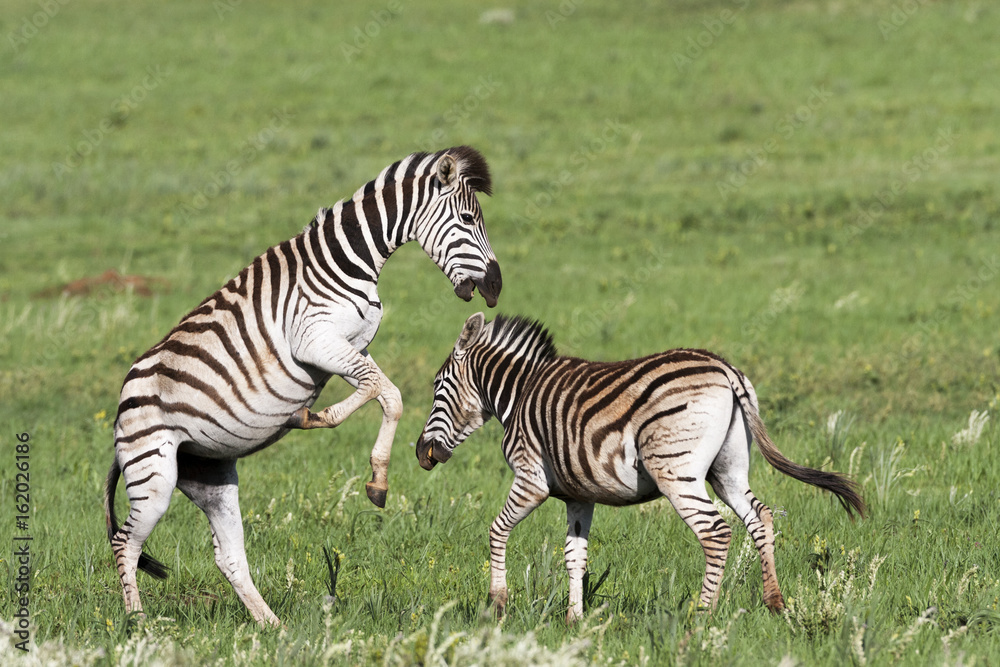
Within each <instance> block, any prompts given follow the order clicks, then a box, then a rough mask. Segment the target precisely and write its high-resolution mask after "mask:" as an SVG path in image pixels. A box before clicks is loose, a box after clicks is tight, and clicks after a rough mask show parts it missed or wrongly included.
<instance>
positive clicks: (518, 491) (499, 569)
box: [490, 477, 549, 618]
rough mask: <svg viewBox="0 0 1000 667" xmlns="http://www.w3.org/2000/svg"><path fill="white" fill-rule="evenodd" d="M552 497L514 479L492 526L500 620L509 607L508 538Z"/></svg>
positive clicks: (494, 596)
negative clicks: (515, 527) (518, 525)
mask: <svg viewBox="0 0 1000 667" xmlns="http://www.w3.org/2000/svg"><path fill="white" fill-rule="evenodd" d="M548 497H549V491H548V489H547V488H545V487H542V486H537V485H535V484H532V483H530V482H529V481H528V480H526V479H522V478H519V477H515V478H514V484H513V485H512V486H511V487H510V493H509V494H508V495H507V502H506V503H504V506H503V510H502V511H501V512H500V515H499V516H498V517H497V518H496V519H494V520H493V523H492V525H490V602H491V603H492V604H493V607H494V610H495V612H496V615H497V618H503V615H504V611H505V609H506V607H507V599H508V593H507V539H508V538H509V537H510V531H512V530H513V529H514V526H516V525H517V524H519V523H520V522H521V521H522V520H523V519H524V518H525V517H526V516H528V515H529V514H531V512H532V511H533V510H534V509H535V508H536V507H538V506H539V505H541V504H542V503H543V502H545V499H546V498H548Z"/></svg>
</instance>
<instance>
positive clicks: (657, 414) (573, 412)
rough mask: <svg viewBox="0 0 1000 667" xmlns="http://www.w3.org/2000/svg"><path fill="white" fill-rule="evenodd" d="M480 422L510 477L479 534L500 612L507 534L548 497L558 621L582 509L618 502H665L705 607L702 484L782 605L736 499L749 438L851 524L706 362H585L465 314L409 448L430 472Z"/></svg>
mask: <svg viewBox="0 0 1000 667" xmlns="http://www.w3.org/2000/svg"><path fill="white" fill-rule="evenodd" d="M490 417H496V418H497V419H499V420H500V422H501V423H502V424H503V428H504V437H503V443H502V447H503V454H504V457H505V458H506V459H507V463H508V465H510V467H511V469H512V470H513V471H514V483H513V485H512V486H511V489H510V494H509V495H508V496H507V502H506V504H505V505H504V507H503V511H502V512H501V513H500V516H498V517H497V518H496V520H495V521H494V522H493V525H492V526H490V555H491V568H490V598H491V599H492V600H493V601H494V604H496V606H497V607H498V609H499V611H500V612H501V613H502V611H503V607H504V605H505V604H506V602H507V576H506V565H505V555H506V549H507V538H508V537H509V536H510V532H511V530H512V529H513V528H514V526H516V525H517V524H518V523H519V522H520V521H521V520H523V519H524V518H525V517H526V516H528V514H530V513H531V511H532V510H534V509H535V508H536V507H538V506H539V505H541V504H542V503H543V502H544V501H545V500H546V499H547V498H548V497H550V496H551V497H553V498H559V499H560V500H563V501H565V502H566V514H567V524H568V526H567V533H566V568H567V570H568V571H569V581H570V592H569V610H568V612H567V615H566V620H567V621H568V622H572V621H574V620H575V619H577V618H579V617H580V616H581V615H582V613H583V576H584V573H585V571H586V568H587V535H588V533H589V531H590V522H591V519H592V518H593V514H594V504H595V503H601V504H603V505H632V504H635V503H642V502H646V501H649V500H653V499H655V498H659V497H660V496H661V495H663V496H666V497H667V499H668V500H669V501H670V503H671V504H672V505H673V506H674V509H676V510H677V512H678V514H680V516H681V518H682V519H683V520H684V522H685V523H687V525H688V527H690V528H691V530H692V531H694V534H695V535H696V536H697V538H698V541H699V542H700V543H701V547H702V549H703V550H704V552H705V577H704V580H703V582H702V587H701V603H702V604H703V605H705V606H706V607H709V608H711V607H713V606H714V605H715V602H716V599H717V597H718V592H719V583H720V581H721V579H722V571H723V566H724V565H725V562H726V554H727V553H728V550H729V541H730V536H731V531H730V529H729V526H728V525H727V524H726V522H725V521H724V520H723V519H722V517H721V516H720V515H719V513H718V512H717V511H716V510H715V506H714V505H713V504H712V501H711V499H710V498H709V496H708V493H707V492H706V490H705V481H706V480H708V482H709V483H710V484H711V485H712V488H713V489H715V492H716V494H718V496H719V498H721V499H722V500H723V501H724V502H725V503H726V504H727V505H729V506H730V507H731V508H733V511H735V512H736V514H737V516H739V517H740V518H741V519H742V520H743V522H744V523H745V524H746V527H747V531H748V532H749V533H750V535H751V537H752V538H753V540H754V543H755V544H756V546H757V550H758V552H759V554H760V560H761V569H762V570H763V576H764V602H765V603H766V604H767V606H768V607H770V608H771V609H772V610H774V611H777V610H780V609H781V608H782V607H783V606H784V602H783V600H782V597H781V590H780V588H779V587H778V580H777V576H776V574H775V565H774V530H773V528H772V518H771V510H769V509H768V508H767V506H765V505H764V504H763V503H761V502H760V501H759V500H757V498H756V497H755V496H754V494H753V492H752V491H751V490H750V485H749V482H748V473H749V467H750V443H751V439H752V440H755V441H756V442H757V446H758V447H759V448H760V451H761V453H762V454H763V455H764V458H765V459H767V461H768V463H770V464H771V465H772V466H774V467H775V468H777V469H778V470H780V471H781V472H783V473H785V474H786V475H790V476H792V477H794V478H795V479H798V480H800V481H803V482H806V483H808V484H812V485H814V486H817V487H819V488H821V489H825V490H827V491H832V492H833V493H834V494H836V495H837V497H838V499H839V500H840V502H841V504H842V505H843V506H844V508H845V509H846V510H847V512H848V515H850V516H851V517H852V518H853V512H854V511H857V512H858V514H860V515H861V516H864V512H865V506H864V502H863V501H862V499H861V496H860V495H858V493H857V491H856V488H855V485H854V483H853V482H851V481H849V480H848V479H846V478H845V477H843V476H841V475H838V474H836V473H830V472H823V471H820V470H814V469H812V468H806V467H804V466H800V465H797V464H795V463H792V462H791V461H789V460H788V459H786V458H785V457H784V456H782V454H781V452H779V451H778V449H777V448H776V447H775V446H774V444H773V443H772V442H771V440H770V439H769V438H768V436H767V431H766V430H765V428H764V423H763V422H762V421H761V419H760V415H759V413H758V409H757V396H756V394H755V393H754V389H753V386H752V385H751V384H750V381H749V380H748V379H747V378H746V377H745V376H744V375H743V374H742V373H740V372H739V371H738V370H736V369H735V368H733V367H732V366H731V365H729V363H727V362H726V361H725V360H723V359H721V358H720V357H718V356H716V355H714V354H712V353H710V352H704V351H701V350H670V351H667V352H663V353H660V354H654V355H652V356H649V357H646V358H644V359H636V360H633V361H619V362H612V363H596V362H589V361H584V360H582V359H575V358H572V357H561V356H558V355H557V354H556V350H555V347H554V345H553V343H552V339H551V337H550V336H549V334H548V332H546V331H545V330H544V329H543V328H542V327H541V325H539V324H538V323H536V322H531V321H528V320H525V319H521V318H513V319H508V318H506V317H503V316H498V317H497V318H496V319H494V320H493V321H492V322H490V323H489V324H486V323H485V318H484V317H483V314H482V313H477V314H475V315H473V316H472V317H470V318H469V319H468V320H467V321H466V323H465V327H464V329H463V330H462V333H461V335H460V336H459V338H458V342H457V343H455V349H454V350H453V351H452V353H451V355H450V356H449V358H448V360H447V361H445V363H444V366H442V367H441V370H439V371H438V373H437V377H435V379H434V405H433V408H432V410H431V414H430V416H429V417H428V419H427V424H426V426H424V430H423V433H421V435H420V440H419V441H418V442H417V458H418V460H419V461H420V465H421V466H422V467H423V468H425V469H427V470H430V469H431V468H433V467H434V465H435V464H436V463H438V462H444V461H447V460H448V459H450V458H451V455H452V453H453V452H454V450H455V447H456V446H458V445H459V444H461V443H462V441H464V440H465V438H466V437H468V436H469V434H470V433H472V432H473V431H475V430H476V429H477V428H479V427H480V426H482V425H483V423H484V422H485V421H486V420H487V419H489V418H490Z"/></svg>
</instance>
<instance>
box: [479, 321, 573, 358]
mask: <svg viewBox="0 0 1000 667" xmlns="http://www.w3.org/2000/svg"><path fill="white" fill-rule="evenodd" d="M490 324H491V326H492V329H491V335H490V342H492V343H500V345H501V347H502V348H503V349H508V350H513V349H517V348H522V347H523V350H524V353H525V354H528V355H532V356H534V357H536V358H537V359H539V360H544V359H553V358H555V357H556V356H558V354H559V352H558V351H557V350H556V345H555V343H554V342H553V340H552V334H550V333H549V332H548V330H547V329H546V328H545V326H544V325H543V324H542V323H541V322H539V321H538V320H532V319H528V318H526V317H521V316H520V315H515V316H513V317H507V316H506V315H497V316H496V317H495V318H494V319H493V321H492V322H490Z"/></svg>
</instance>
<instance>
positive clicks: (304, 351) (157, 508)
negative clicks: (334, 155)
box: [105, 146, 501, 625]
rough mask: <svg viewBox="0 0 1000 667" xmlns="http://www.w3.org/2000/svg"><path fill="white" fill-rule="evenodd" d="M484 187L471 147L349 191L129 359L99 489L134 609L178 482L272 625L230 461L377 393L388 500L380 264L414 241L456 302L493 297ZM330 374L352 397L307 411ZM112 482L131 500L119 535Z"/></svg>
mask: <svg viewBox="0 0 1000 667" xmlns="http://www.w3.org/2000/svg"><path fill="white" fill-rule="evenodd" d="M490 188H491V185H490V173H489V168H488V166H487V164H486V161H485V160H484V159H483V157H482V155H480V154H479V153H478V152H477V151H475V150H474V149H472V148H469V147H466V146H461V147H457V148H451V149H448V150H444V151H439V152H437V153H433V154H426V153H414V154H412V155H410V156H409V157H406V158H405V159H403V160H400V161H399V162H396V163H394V164H392V165H390V166H388V167H386V168H385V169H384V170H383V171H382V172H381V173H380V174H379V175H378V177H377V178H375V180H373V181H371V182H369V183H368V184H367V185H365V186H364V187H362V188H360V189H359V190H358V191H357V192H356V193H355V194H354V196H353V198H351V199H349V200H346V201H342V202H339V203H338V204H336V205H335V206H333V207H332V208H328V209H321V210H320V212H319V214H318V215H317V216H316V218H315V219H314V220H313V221H312V222H311V223H310V224H309V225H308V226H307V227H306V228H305V229H304V230H303V232H302V233H301V234H299V235H298V236H296V237H295V238H293V239H291V240H289V241H285V242H284V243H281V244H279V245H276V246H274V247H272V248H269V249H268V250H267V251H266V252H265V253H264V254H262V255H261V256H260V257H258V258H257V259H255V260H254V261H253V263H252V264H250V266H248V267H247V268H245V269H244V270H243V271H242V272H241V273H240V274H239V275H238V276H236V277H235V278H233V279H232V280H230V281H229V282H228V283H227V284H226V285H225V286H223V287H222V289H220V290H219V291H218V292H216V293H215V294H213V295H211V296H210V297H208V298H207V299H205V300H204V301H202V303H201V305H199V306H198V307H197V308H195V309H194V310H193V311H191V312H190V313H188V314H187V315H186V316H184V318H183V319H181V321H180V324H178V325H177V326H176V327H175V328H174V329H173V330H172V331H171V332H170V333H168V334H167V336H166V337H165V338H164V339H163V340H162V341H160V342H159V343H157V344H156V345H154V346H153V347H152V348H151V349H150V350H149V351H148V352H146V353H145V354H143V355H142V356H141V357H139V358H138V359H137V360H136V362H135V364H133V366H132V369H131V370H130V371H129V372H128V375H127V376H126V377H125V382H124V385H123V386H122V391H121V399H120V403H119V406H118V415H117V418H116V420H115V429H114V432H115V458H114V462H113V463H112V465H111V470H110V472H109V473H108V479H107V485H106V490H105V515H106V520H107V529H108V539H109V540H110V542H111V546H112V549H113V551H114V557H115V563H116V565H117V567H118V574H119V575H120V577H121V583H122V594H123V595H124V598H125V608H126V610H127V611H129V612H140V611H141V610H142V604H141V602H140V600H139V591H138V588H137V585H136V567H138V568H140V569H143V570H145V571H146V572H149V573H150V574H153V575H154V576H158V577H161V578H162V577H164V576H166V570H165V568H164V567H163V565H162V564H161V563H159V562H157V561H155V560H154V559H152V558H150V557H148V556H146V555H144V554H143V553H142V545H143V542H145V540H146V538H147V537H148V536H149V534H150V532H152V530H153V527H154V526H155V525H156V522H157V521H158V520H159V519H160V517H161V516H163V514H164V512H166V510H167V506H168V505H169V503H170V496H171V493H172V491H173V490H174V488H175V487H177V488H179V489H180V490H181V491H182V492H183V493H184V494H185V495H187V497H188V498H190V499H191V500H192V501H193V502H194V503H195V505H197V506H198V507H199V508H201V509H202V510H203V511H204V512H205V514H206V515H208V520H209V524H210V526H211V529H212V544H213V546H214V549H215V562H216V564H217V565H218V567H219V569H220V570H222V573H223V574H224V575H225V577H226V578H227V579H228V580H229V582H230V583H231V584H232V586H233V588H234V589H235V590H236V593H237V595H238V596H239V598H240V600H242V601H243V603H244V604H245V605H246V607H247V609H248V610H249V611H250V613H251V614H252V616H253V618H254V619H255V620H256V621H257V622H258V623H261V624H265V623H270V624H272V625H277V624H278V623H279V621H278V618H277V617H276V616H275V615H274V613H273V612H272V611H271V609H270V607H268V606H267V603H265V602H264V600H263V598H262V597H261V596H260V593H258V592H257V588H256V587H255V586H254V584H253V581H252V580H251V578H250V569H249V566H248V564H247V558H246V552H245V549H244V540H243V524H242V519H241V516H240V509H239V497H238V479H237V474H236V460H237V459H239V458H241V457H243V456H247V455H248V454H252V453H254V452H256V451H259V450H261V449H263V448H264V447H267V446H268V445H270V444H272V443H274V442H275V441H277V440H279V439H280V438H282V437H283V436H284V435H285V434H286V433H288V432H289V431H290V430H291V429H308V428H332V427H335V426H337V425H339V424H340V423H341V422H343V421H344V419H346V418H347V417H348V416H350V415H351V413H353V412H354V411H355V410H357V409H358V408H360V407H361V406H362V405H363V404H365V403H367V402H368V401H370V400H372V399H376V400H377V401H378V402H379V404H380V405H381V407H382V412H383V419H382V424H381V427H380V428H379V432H378V436H377V438H376V441H375V445H374V448H373V449H372V455H371V466H372V481H371V482H369V483H368V484H367V486H366V489H367V492H368V497H369V498H370V499H371V500H372V502H373V503H375V504H376V505H378V506H379V507H383V506H384V505H385V495H386V489H387V488H388V485H387V470H388V464H389V450H390V446H391V444H392V440H393V436H394V434H395V431H396V424H397V423H398V421H399V418H400V415H401V413H402V401H401V398H400V394H399V390H398V389H396V387H395V386H394V385H393V384H392V382H390V381H389V379H388V378H386V376H385V375H384V374H383V373H382V371H381V370H380V369H379V367H378V366H377V365H376V364H375V362H374V361H373V360H372V358H371V357H370V356H369V355H368V350H367V346H368V344H369V343H370V342H371V340H372V338H373V337H374V336H375V332H376V330H377V329H378V326H379V322H380V321H381V319H382V304H381V303H380V302H379V298H378V292H377V283H378V276H379V271H380V270H381V268H382V266H383V265H384V264H385V262H386V260H387V259H388V258H389V256H390V255H391V254H392V252H393V251H394V250H395V249H396V248H398V247H399V246H400V245H402V244H404V243H406V242H408V241H412V240H416V241H417V242H419V243H420V245H421V247H423V249H424V251H425V252H426V253H427V254H428V255H429V256H430V257H431V259H432V260H434V263H435V264H437V265H438V266H439V267H440V268H441V269H442V271H444V273H445V275H446V276H447V277H448V278H449V279H450V280H451V282H452V283H453V284H454V286H455V293H456V294H457V295H458V296H459V297H461V298H463V299H465V300H466V301H468V300H470V299H471V298H472V293H473V289H474V288H475V287H478V288H479V291H480V293H481V294H482V295H483V297H484V298H485V299H486V303H487V304H488V305H489V306H490V307H492V306H494V305H495V304H496V299H497V296H498V295H499V294H500V289H501V277H500V268H499V265H498V264H497V260H496V257H495V256H494V254H493V250H492V249H491V248H490V243H489V240H488V239H487V237H486V230H485V228H484V226H483V216H482V209H480V207H479V202H478V200H477V199H476V193H477V192H484V193H486V194H490ZM334 375H339V376H341V377H343V378H344V379H345V380H347V381H348V382H349V383H350V384H352V385H353V386H354V387H355V388H356V390H355V391H354V392H353V393H352V394H351V395H350V396H348V397H347V398H346V399H344V400H343V401H340V402H339V403H336V404H334V405H331V406H330V407H328V408H326V409H325V410H322V411H320V412H317V413H313V412H311V411H310V410H309V408H310V407H311V406H312V405H313V403H314V402H315V400H316V398H317V397H318V396H319V394H320V392H321V391H322V389H323V387H324V385H325V384H326V383H327V381H328V380H329V379H330V378H331V377H332V376H334ZM121 475H124V477H125V490H126V492H127V493H128V498H129V503H130V505H131V509H130V511H129V514H128V518H127V519H126V520H125V523H124V524H122V526H121V528H119V527H118V522H117V520H116V518H115V512H114V496H115V488H116V486H117V483H118V479H119V476H121Z"/></svg>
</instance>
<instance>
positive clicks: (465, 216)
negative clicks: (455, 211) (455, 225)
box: [458, 211, 475, 225]
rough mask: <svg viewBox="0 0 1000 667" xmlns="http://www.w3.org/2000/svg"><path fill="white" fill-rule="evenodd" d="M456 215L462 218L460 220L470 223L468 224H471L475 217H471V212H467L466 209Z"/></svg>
mask: <svg viewBox="0 0 1000 667" xmlns="http://www.w3.org/2000/svg"><path fill="white" fill-rule="evenodd" d="M458 217H460V218H461V219H462V222H464V223H467V224H470V225H471V224H472V222H473V220H475V218H473V217H472V214H471V213H469V212H468V211H466V212H465V213H462V215H460V216H458Z"/></svg>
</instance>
